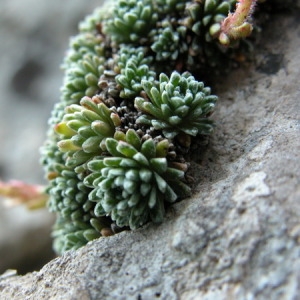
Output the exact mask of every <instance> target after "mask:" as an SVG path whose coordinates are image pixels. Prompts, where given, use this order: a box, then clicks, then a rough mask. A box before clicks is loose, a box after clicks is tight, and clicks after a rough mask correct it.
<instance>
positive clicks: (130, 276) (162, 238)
mask: <svg viewBox="0 0 300 300" xmlns="http://www.w3.org/2000/svg"><path fill="white" fill-rule="evenodd" d="M275 18H276V19H275ZM299 27H300V26H299V10H298V11H294V12H293V13H288V14H278V15H275V16H274V18H273V20H272V21H270V23H269V24H268V26H267V28H266V29H265V31H264V32H263V34H262V37H261V43H260V46H258V47H257V55H256V62H255V63H254V64H252V65H251V66H250V67H249V68H248V69H239V70H236V71H234V72H232V73H230V75H228V76H227V77H226V79H225V80H222V82H219V85H218V86H217V87H216V92H217V94H218V95H219V96H220V102H219V106H218V110H217V112H216V113H215V115H214V118H215V119H216V120H217V124H218V127H217V130H216V132H215V134H214V135H213V136H212V138H211V139H210V143H209V145H208V147H207V148H206V149H205V150H203V152H202V153H199V152H198V153H197V154H195V159H196V162H197V163H195V166H193V167H194V168H195V174H196V175H197V176H196V177H197V180H199V182H200V183H199V184H198V185H197V187H196V192H195V194H194V196H193V197H191V198H190V199H187V200H184V201H182V202H180V203H177V204H175V205H174V206H172V208H171V209H170V210H169V212H168V215H167V217H166V220H165V222H164V223H162V224H161V225H159V226H157V225H153V224H149V225H147V226H145V227H144V228H141V229H139V230H136V231H131V232H128V231H127V232H122V233H120V234H117V235H115V236H112V237H109V238H101V239H99V240H95V241H93V242H91V243H89V244H88V245H87V246H86V247H83V248H81V249H79V250H78V251H76V252H68V253H66V254H65V255H63V256H62V257H59V258H57V259H55V260H53V261H51V262H50V263H48V264H47V265H45V266H44V267H43V268H42V269H41V270H40V271H39V272H34V273H30V274H27V275H25V276H23V277H20V276H13V277H7V278H2V279H0V280H1V281H0V298H1V299H143V300H147V299H185V300H188V299H275V300H276V299H299V298H298V297H299V294H300V247H299V243H300V179H299V178H300V176H299V170H300V142H299V136H300V123H299V112H300V104H299V98H300V89H299V78H300V52H299V45H300V35H299V30H300V28H299Z"/></svg>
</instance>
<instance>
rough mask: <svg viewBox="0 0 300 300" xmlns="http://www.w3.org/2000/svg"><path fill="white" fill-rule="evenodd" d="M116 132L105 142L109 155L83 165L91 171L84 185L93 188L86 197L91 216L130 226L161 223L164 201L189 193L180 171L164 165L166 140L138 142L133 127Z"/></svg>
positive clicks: (138, 139) (139, 140)
mask: <svg viewBox="0 0 300 300" xmlns="http://www.w3.org/2000/svg"><path fill="white" fill-rule="evenodd" d="M117 135H119V136H118V138H107V139H106V142H105V143H106V148H107V150H108V152H109V154H110V155H111V156H109V157H98V158H95V159H93V160H91V161H90V162H89V163H88V164H87V166H88V169H89V170H90V171H91V174H90V175H89V176H87V177H86V178H85V180H84V184H85V185H86V186H89V187H92V188H93V191H92V192H91V193H90V194H89V199H90V200H91V201H95V202H96V206H95V209H94V213H95V215H96V216H97V217H98V216H110V217H111V219H112V220H113V221H115V222H116V224H117V225H118V226H120V227H123V226H129V227H130V228H131V229H136V228H138V227H140V226H142V225H143V224H145V223H146V222H148V221H150V220H152V221H153V222H156V223H157V222H161V221H162V220H163V217H164V214H165V204H166V203H167V202H169V203H172V202H175V201H176V200H177V199H178V198H179V197H184V196H185V197H186V196H187V195H189V194H190V188H189V187H188V186H187V185H185V183H184V182H183V181H182V180H183V177H184V172H183V171H181V170H178V169H176V168H171V167H169V166H168V161H167V159H166V157H165V156H166V155H167V152H168V148H169V142H168V141H167V140H162V141H160V142H158V143H155V142H154V141H153V139H148V140H146V141H144V142H142V141H141V139H140V137H139V136H138V134H137V133H136V132H135V131H134V130H133V129H129V130H128V131H127V133H126V135H125V134H123V133H119V134H117ZM117 135H116V136H117Z"/></svg>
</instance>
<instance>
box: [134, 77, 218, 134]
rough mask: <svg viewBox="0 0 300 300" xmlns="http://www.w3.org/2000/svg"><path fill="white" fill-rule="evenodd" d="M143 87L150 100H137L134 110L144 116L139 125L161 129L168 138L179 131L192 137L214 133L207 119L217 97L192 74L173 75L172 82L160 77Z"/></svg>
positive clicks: (145, 83)
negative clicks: (157, 80) (156, 81)
mask: <svg viewBox="0 0 300 300" xmlns="http://www.w3.org/2000/svg"><path fill="white" fill-rule="evenodd" d="M142 85H143V87H144V90H145V92H146V94H147V96H148V97H149V99H145V98H142V97H137V98H136V99H135V107H136V108H137V110H139V111H141V112H143V113H144V114H143V115H142V116H140V117H139V118H138V119H137V123H142V124H146V125H149V126H152V127H153V128H154V129H156V130H162V133H163V135H164V136H165V137H166V138H169V139H172V138H174V137H175V136H176V135H178V134H179V133H180V132H184V133H185V134H188V135H192V136H196V135H197V134H210V133H211V132H212V130H213V127H214V126H213V122H212V120H210V119H208V116H209V115H210V114H211V113H212V111H213V110H214V107H215V104H216V101H217V96H215V95H211V92H210V88H208V87H204V84H203V82H199V81H197V80H195V78H194V77H193V76H191V75H190V73H188V72H185V73H183V74H182V75H180V74H179V73H178V72H173V73H172V74H171V76H170V79H169V77H168V76H167V75H165V74H161V75H160V77H159V83H157V84H156V85H155V84H153V82H149V81H143V82H142Z"/></svg>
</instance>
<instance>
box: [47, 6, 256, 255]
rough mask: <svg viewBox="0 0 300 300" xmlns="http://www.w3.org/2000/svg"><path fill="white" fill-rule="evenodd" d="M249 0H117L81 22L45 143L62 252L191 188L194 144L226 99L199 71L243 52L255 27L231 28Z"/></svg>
mask: <svg viewBox="0 0 300 300" xmlns="http://www.w3.org/2000/svg"><path fill="white" fill-rule="evenodd" d="M245 2H247V1H235V0H227V1H226V0H225V1H224V0H223V1H222V0H205V1H199V0H191V1H184V0H181V1H176V0H156V1H150V0H129V1H125V0H118V1H109V2H107V3H106V5H105V6H104V7H101V8H99V9H97V10H96V11H95V12H94V13H93V14H92V15H91V16H89V17H87V18H86V19H85V20H84V21H83V22H82V23H81V24H80V27H79V34H78V35H77V36H76V37H73V38H72V39H71V42H70V49H69V52H68V53H67V55H66V58H65V61H64V64H63V68H64V70H65V79H64V84H63V87H62V93H61V100H60V102H59V103H58V104H56V106H55V107H54V109H53V112H52V116H51V118H50V121H49V127H50V128H49V132H48V137H47V141H46V143H45V145H44V146H43V149H42V163H43V165H44V168H45V171H46V176H47V178H48V180H49V185H48V188H47V193H48V194H49V201H48V206H49V208H50V210H51V211H53V212H55V213H56V214H57V221H56V224H55V226H54V229H53V236H54V248H55V250H56V251H57V253H62V252H64V251H67V250H70V249H76V248H78V247H80V246H82V245H84V244H85V243H87V242H88V241H90V240H92V239H94V238H96V237H99V236H103V235H109V234H112V233H114V232H116V231H117V230H118V229H120V228H121V229H122V228H130V229H136V228H138V227H140V226H142V225H144V224H146V223H147V222H149V221H153V222H161V221H162V220H163V217H164V214H165V209H166V207H167V206H168V204H169V203H173V202H175V201H177V200H179V199H184V198H186V197H187V196H189V195H190V194H191V187H190V186H189V182H188V180H187V179H186V175H187V172H188V166H189V161H188V158H187V156H186V154H187V153H188V152H189V151H190V149H191V146H192V144H193V141H194V140H195V139H196V137H197V138H201V137H203V136H207V135H209V134H211V132H212V131H213V129H214V123H213V121H212V120H211V119H210V116H211V114H212V113H213V111H214V108H215V105H216V102H217V96H215V95H213V94H211V89H210V88H209V87H207V86H205V84H204V83H203V82H202V81H200V80H201V79H204V78H205V77H204V75H208V74H209V73H211V74H214V72H218V71H220V69H221V68H222V69H226V68H227V67H229V66H230V65H231V64H232V63H234V62H235V61H234V55H233V54H234V53H237V52H239V51H241V50H240V47H239V45H240V41H241V39H242V38H245V37H246V35H248V34H250V31H251V28H252V27H251V28H249V26H248V25H246V26H245V25H243V24H244V23H242V24H240V23H238V24H237V26H236V28H235V35H234V36H233V35H232V34H231V31H230V30H229V31H228V30H227V29H226V30H227V31H224V32H223V31H222V30H223V28H225V27H226V28H228V27H230V24H231V23H230V22H233V21H231V20H228V19H227V17H228V14H229V12H232V13H233V12H234V11H235V8H236V7H237V11H238V9H240V10H241V8H242V7H241V6H242V5H245ZM250 2H251V5H253V4H254V2H255V1H250ZM250 2H249V1H248V4H249V3H250ZM248 6H249V5H248ZM251 9H253V7H252V6H251ZM250 13H252V11H251V12H250V10H249V11H248V13H246V15H244V17H243V20H246V19H247V20H248V18H250ZM235 17H236V15H235ZM226 19H227V21H225V20H226ZM235 19H236V18H235ZM224 22H226V24H225V25H226V26H225V25H224ZM234 24H235V23H234ZM234 24H233V25H234ZM247 24H249V23H247ZM235 25H236V24H235ZM238 26H240V27H238ZM251 26H252V25H251ZM245 27H247V30H248V33H247V34H244V33H241V32H240V34H239V28H241V30H243V29H244V28H245ZM224 41H225V42H224ZM222 44H226V47H225V46H224V45H222ZM224 66H226V67H224Z"/></svg>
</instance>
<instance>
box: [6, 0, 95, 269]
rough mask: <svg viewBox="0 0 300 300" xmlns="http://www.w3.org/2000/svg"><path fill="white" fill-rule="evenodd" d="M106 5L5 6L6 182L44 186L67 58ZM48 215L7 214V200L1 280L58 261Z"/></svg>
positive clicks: (34, 2) (20, 2)
mask: <svg viewBox="0 0 300 300" xmlns="http://www.w3.org/2000/svg"><path fill="white" fill-rule="evenodd" d="M99 4H101V1H99V0H89V1H82V0H72V1H60V0H52V1H40V0H1V1H0V38H1V43H0V65H1V72H0V91H1V97H0V107H1V109H0V141H1V152H0V180H4V181H7V180H10V179H18V180H23V181H25V182H27V183H36V184H41V183H43V182H44V181H43V177H44V175H43V171H42V167H41V165H40V164H39V148H40V147H41V145H42V144H43V142H44V140H45V137H46V130H47V120H48V118H49V117H50V112H51V109H52V107H53V105H54V103H55V102H57V101H58V100H59V97H60V95H59V87H60V86H61V84H62V76H63V72H62V71H61V70H60V67H59V66H60V64H61V62H62V57H63V55H64V52H65V50H66V48H67V45H68V40H69V36H70V35H71V34H75V33H76V32H77V30H76V28H77V23H78V21H79V20H81V19H82V18H84V16H85V15H86V14H87V13H89V12H92V10H93V8H95V7H96V6H97V5H99ZM52 223H53V216H52V215H50V214H49V213H48V211H47V210H43V211H39V212H29V211H27V210H26V209H25V208H24V207H20V208H13V209H11V208H6V207H4V206H3V205H2V199H0V257H1V258H0V273H2V272H4V271H5V270H6V269H7V268H18V270H19V271H21V272H22V273H23V272H26V271H28V270H33V269H36V267H38V266H40V264H41V262H43V263H45V261H47V260H49V259H50V257H51V258H52V257H53V253H52V252H51V238H50V231H51V229H50V228H51V225H52Z"/></svg>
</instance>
